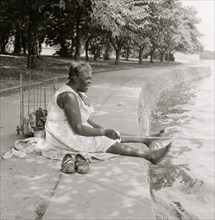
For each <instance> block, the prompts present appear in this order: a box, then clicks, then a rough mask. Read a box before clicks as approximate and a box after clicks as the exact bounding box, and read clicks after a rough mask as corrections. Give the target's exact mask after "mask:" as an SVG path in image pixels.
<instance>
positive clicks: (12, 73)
mask: <svg viewBox="0 0 215 220" xmlns="http://www.w3.org/2000/svg"><path fill="white" fill-rule="evenodd" d="M70 62H71V58H61V57H56V56H41V57H39V58H37V59H36V65H35V67H34V69H33V70H31V71H30V70H29V69H27V68H26V65H27V57H24V56H9V55H5V56H4V55H0V90H3V89H7V88H12V87H15V86H19V84H20V81H19V75H20V74H23V81H24V84H27V83H28V82H29V81H30V79H31V80H32V81H33V82H38V81H42V80H44V79H50V78H53V77H62V76H67V75H68V69H69V66H70ZM88 62H89V63H90V64H91V66H92V69H93V74H95V73H99V72H106V71H111V70H119V69H133V68H149V67H153V66H170V65H178V63H174V62H169V63H167V62H164V63H160V62H158V61H155V62H154V63H149V61H148V60H144V61H143V64H141V65H140V64H138V61H137V60H129V61H125V60H120V63H119V65H115V64H114V60H108V61H104V60H97V61H94V60H93V59H90V60H89V61H88Z"/></svg>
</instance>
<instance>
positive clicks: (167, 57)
mask: <svg viewBox="0 0 215 220" xmlns="http://www.w3.org/2000/svg"><path fill="white" fill-rule="evenodd" d="M166 60H167V62H169V51H167V54H166Z"/></svg>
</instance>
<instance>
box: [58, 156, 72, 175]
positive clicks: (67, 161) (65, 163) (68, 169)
mask: <svg viewBox="0 0 215 220" xmlns="http://www.w3.org/2000/svg"><path fill="white" fill-rule="evenodd" d="M61 171H62V172H64V173H75V161H74V159H73V157H72V155H71V154H66V155H65V156H64V157H63V160H62V164H61Z"/></svg>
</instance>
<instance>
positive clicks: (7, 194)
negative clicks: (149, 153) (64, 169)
mask: <svg viewBox="0 0 215 220" xmlns="http://www.w3.org/2000/svg"><path fill="white" fill-rule="evenodd" d="M172 68H173V69H174V68H176V67H175V66H174V67H168V68H167V69H165V68H161V67H159V68H156V67H155V68H146V69H135V70H123V71H113V72H108V73H102V74H96V75H94V77H93V86H92V88H91V89H90V91H89V93H88V95H89V97H90V98H91V101H92V103H93V105H94V107H95V110H96V113H95V115H94V119H95V121H96V122H97V123H99V124H101V125H103V126H104V127H106V128H114V129H117V130H119V131H120V132H125V133H131V134H138V133H139V132H140V133H143V132H141V131H139V125H138V122H139V118H138V114H137V112H138V105H139V95H140V92H141V88H142V86H143V85H144V83H146V82H147V81H150V80H151V79H152V77H153V79H155V78H157V77H159V74H160V72H161V71H165V70H170V69H172ZM158 81H159V80H158ZM18 124H19V94H14V95H12V96H8V97H1V156H2V153H3V152H5V151H7V150H9V149H10V146H12V145H13V143H14V141H15V140H16V139H17V135H15V130H16V125H18ZM142 146H143V145H142ZM142 146H140V145H135V146H134V147H137V148H138V147H142ZM147 163H148V162H146V161H145V160H143V159H140V158H132V157H124V156H118V157H117V158H114V159H110V160H107V161H103V162H98V163H95V164H91V169H90V172H89V173H88V174H86V175H80V174H78V173H75V174H72V175H66V174H62V173H61V172H60V170H59V169H60V161H53V160H47V159H44V158H42V157H41V156H40V155H29V156H28V157H27V158H25V159H16V158H14V159H10V160H7V161H4V160H2V159H1V219H28V220H29V219H50V220H51V219H59V220H60V219H147V220H148V219H150V220H151V219H155V214H154V212H153V207H152V201H151V197H150V192H149V185H148V177H147V172H148V168H147V167H148V164H147Z"/></svg>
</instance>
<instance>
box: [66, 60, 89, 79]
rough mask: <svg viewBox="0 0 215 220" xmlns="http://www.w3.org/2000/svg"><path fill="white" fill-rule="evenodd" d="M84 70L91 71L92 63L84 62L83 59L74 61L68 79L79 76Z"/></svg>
mask: <svg viewBox="0 0 215 220" xmlns="http://www.w3.org/2000/svg"><path fill="white" fill-rule="evenodd" d="M84 71H89V72H91V71H92V68H91V66H90V64H88V63H84V62H82V61H79V62H76V61H72V63H71V65H70V68H69V77H68V79H69V80H73V79H74V77H75V76H76V77H78V76H79V74H80V73H81V72H84Z"/></svg>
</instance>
